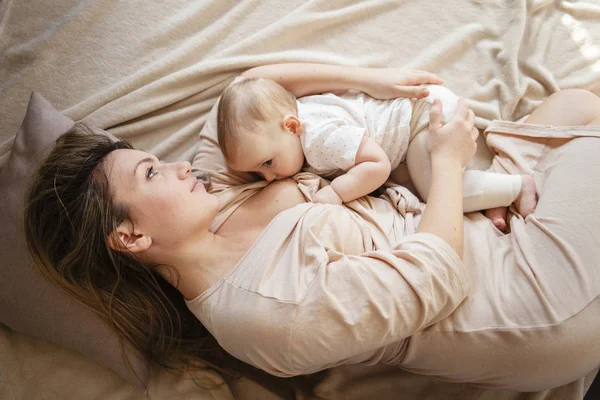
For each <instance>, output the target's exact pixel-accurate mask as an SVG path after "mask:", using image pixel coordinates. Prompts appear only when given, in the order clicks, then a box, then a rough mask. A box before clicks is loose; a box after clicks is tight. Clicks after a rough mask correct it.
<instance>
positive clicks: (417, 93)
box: [397, 86, 429, 99]
mask: <svg viewBox="0 0 600 400" xmlns="http://www.w3.org/2000/svg"><path fill="white" fill-rule="evenodd" d="M397 89H398V97H409V98H411V99H422V98H425V97H427V96H429V89H427V88H424V87H421V86H397Z"/></svg>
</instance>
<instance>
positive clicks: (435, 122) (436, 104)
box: [429, 99, 444, 129]
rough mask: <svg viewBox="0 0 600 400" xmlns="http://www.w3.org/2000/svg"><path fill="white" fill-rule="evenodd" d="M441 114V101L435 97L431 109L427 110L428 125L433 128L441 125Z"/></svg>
mask: <svg viewBox="0 0 600 400" xmlns="http://www.w3.org/2000/svg"><path fill="white" fill-rule="evenodd" d="M443 115H444V114H443V106H442V102H441V101H439V100H438V99H435V100H434V101H433V104H432V105H431V109H430V110H429V127H430V128H433V129H437V128H439V127H441V126H442V121H443Z"/></svg>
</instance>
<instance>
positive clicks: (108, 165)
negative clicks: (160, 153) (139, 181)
mask: <svg viewBox="0 0 600 400" xmlns="http://www.w3.org/2000/svg"><path fill="white" fill-rule="evenodd" d="M156 160H157V158H156V157H155V156H153V155H152V154H150V153H146V152H144V151H140V150H132V149H118V150H115V151H113V152H111V153H109V154H108V155H107V156H106V159H105V161H104V163H103V164H104V165H103V168H104V171H105V173H106V175H107V176H108V178H109V180H113V179H118V180H120V181H131V180H133V179H135V178H136V176H137V174H139V173H140V171H141V170H142V167H143V164H144V163H148V162H156Z"/></svg>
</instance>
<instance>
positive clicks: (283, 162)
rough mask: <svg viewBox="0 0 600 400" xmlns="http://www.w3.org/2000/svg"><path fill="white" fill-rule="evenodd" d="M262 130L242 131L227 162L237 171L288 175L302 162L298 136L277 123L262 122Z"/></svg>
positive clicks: (277, 176)
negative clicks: (263, 123)
mask: <svg viewBox="0 0 600 400" xmlns="http://www.w3.org/2000/svg"><path fill="white" fill-rule="evenodd" d="M265 125H266V126H265V127H264V129H261V130H260V131H261V132H257V133H250V134H241V135H240V138H239V141H238V143H236V145H235V148H236V150H235V151H234V152H233V154H232V156H231V158H230V159H228V160H227V161H228V165H229V167H230V168H231V169H233V170H235V171H240V172H256V173H258V174H259V175H260V176H262V177H263V179H265V180H266V181H269V182H271V181H274V180H278V179H284V178H288V177H290V176H293V175H295V174H297V173H298V172H300V171H301V170H302V167H303V166H304V153H303V151H302V144H301V142H300V137H299V136H297V135H294V134H293V133H291V132H289V131H287V130H285V129H283V128H282V126H281V124H280V123H268V124H265Z"/></svg>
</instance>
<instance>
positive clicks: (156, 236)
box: [103, 149, 220, 248]
mask: <svg viewBox="0 0 600 400" xmlns="http://www.w3.org/2000/svg"><path fill="white" fill-rule="evenodd" d="M103 169H104V171H105V172H106V175H107V177H108V183H109V187H110V191H111V195H112V196H113V198H114V201H116V202H117V203H120V204H124V205H125V206H126V207H127V208H128V211H129V217H130V219H131V221H132V222H133V226H134V229H135V231H134V234H137V235H140V234H144V235H148V236H150V237H151V238H152V243H153V244H160V245H161V247H163V246H171V248H177V247H178V246H179V245H181V244H183V242H185V241H186V240H187V239H193V238H195V237H198V236H199V235H203V234H205V233H206V232H208V228H209V226H210V224H211V223H212V221H213V219H214V217H215V216H216V215H217V212H218V211H219V207H220V204H219V200H218V199H217V198H216V196H213V195H211V194H209V193H208V192H207V191H206V188H205V186H204V184H202V182H200V181H198V180H197V179H196V178H195V177H193V176H192V175H190V172H191V166H190V163H189V162H176V163H162V162H160V161H159V160H158V159H157V158H156V157H155V156H153V155H151V154H148V153H145V152H142V151H138V150H128V149H120V150H115V151H113V152H111V153H110V154H109V155H108V156H107V157H106V159H105V161H104V163H103Z"/></svg>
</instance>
